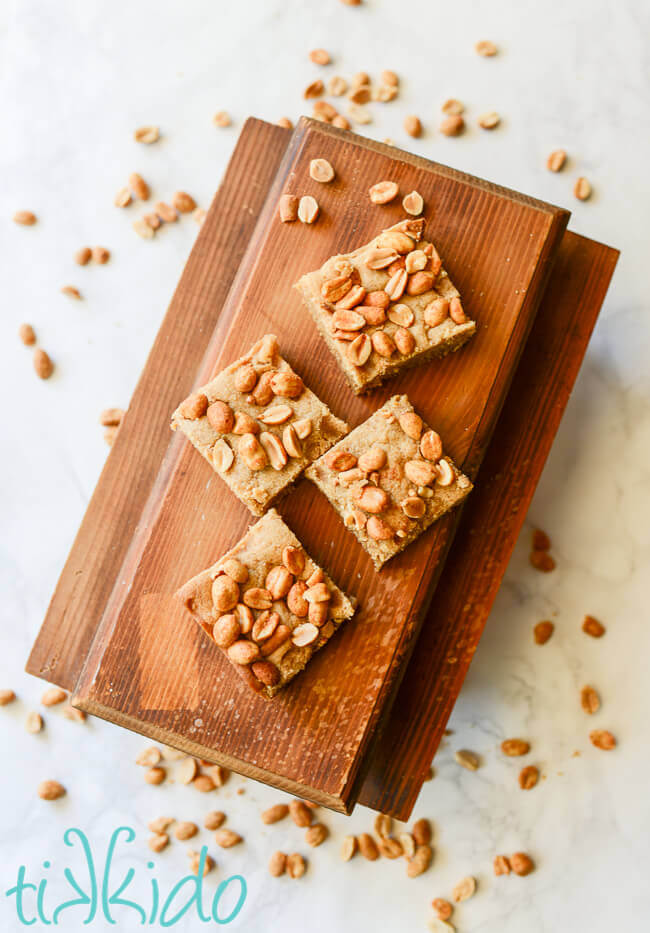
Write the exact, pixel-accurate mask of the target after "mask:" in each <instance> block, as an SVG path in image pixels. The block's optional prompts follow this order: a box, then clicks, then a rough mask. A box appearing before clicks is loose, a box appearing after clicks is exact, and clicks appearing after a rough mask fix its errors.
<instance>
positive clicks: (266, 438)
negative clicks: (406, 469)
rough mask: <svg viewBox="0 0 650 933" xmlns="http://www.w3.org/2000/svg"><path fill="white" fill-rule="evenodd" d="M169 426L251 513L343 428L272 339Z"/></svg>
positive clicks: (201, 392)
mask: <svg viewBox="0 0 650 933" xmlns="http://www.w3.org/2000/svg"><path fill="white" fill-rule="evenodd" d="M171 427H172V429H173V430H179V431H182V432H183V433H184V434H185V435H186V436H187V438H188V439H189V440H190V441H191V442H192V444H193V445H194V446H195V447H196V449H197V450H198V451H199V453H200V454H201V455H202V456H203V457H205V459H206V460H207V461H208V463H209V464H210V466H212V468H213V469H214V470H215V471H216V472H217V473H219V475H220V476H221V478H222V479H223V480H224V482H225V483H227V484H228V486H229V487H230V488H231V490H232V491H233V492H234V493H235V495H236V496H238V497H239V498H240V499H241V501H242V502H243V503H244V504H245V505H246V506H248V508H249V509H250V511H251V512H252V513H253V514H254V515H262V514H263V513H264V512H265V511H266V510H267V509H268V508H269V507H270V506H271V505H272V504H273V503H274V502H276V501H277V499H278V498H279V497H280V496H281V495H282V494H284V493H285V492H286V491H287V490H288V489H289V487H290V486H291V484H292V483H294V482H295V481H296V479H297V478H298V477H299V476H300V475H301V473H302V472H303V470H304V469H305V467H306V466H308V465H309V464H310V463H311V462H312V461H313V460H315V459H317V458H318V457H320V456H322V454H324V453H325V451H327V450H328V449H329V448H330V447H331V446H332V444H334V443H335V442H336V441H337V440H339V439H340V438H341V437H343V436H344V435H345V434H346V433H347V431H348V426H347V424H346V423H345V422H344V421H341V420H340V419H339V418H337V417H335V416H334V415H333V414H332V413H331V411H330V410H329V409H328V407H327V406H326V405H325V404H324V403H323V402H321V401H320V399H319V398H317V397H316V395H314V393H313V392H311V391H310V390H309V389H308V388H307V387H306V386H305V385H304V383H303V381H302V379H301V378H300V376H299V375H298V374H297V373H295V372H294V371H293V369H292V368H291V366H290V365H289V364H288V363H287V361H286V360H284V359H283V358H282V356H281V355H280V349H279V346H278V341H277V338H276V337H275V336H274V335H273V334H267V335H266V336H264V337H263V338H262V339H261V340H260V341H259V342H258V343H256V344H255V345H254V346H253V347H252V348H251V349H250V350H249V352H248V353H247V354H246V355H245V356H243V357H241V359H239V360H236V361H235V362H234V363H232V364H231V365H230V366H228V367H226V369H224V370H223V371H222V372H220V373H219V374H218V375H217V376H216V377H215V378H214V379H212V380H211V381H210V382H209V383H207V385H204V386H201V387H200V388H199V389H197V390H196V392H193V393H192V395H190V396H189V397H188V398H186V399H185V400H184V401H183V402H181V404H180V405H179V406H178V408H177V409H176V411H175V412H174V413H173V415H172V419H171Z"/></svg>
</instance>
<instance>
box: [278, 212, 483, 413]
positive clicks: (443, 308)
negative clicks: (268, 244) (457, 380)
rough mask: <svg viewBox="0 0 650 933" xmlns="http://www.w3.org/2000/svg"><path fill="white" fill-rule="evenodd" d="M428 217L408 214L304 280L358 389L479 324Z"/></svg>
mask: <svg viewBox="0 0 650 933" xmlns="http://www.w3.org/2000/svg"><path fill="white" fill-rule="evenodd" d="M423 230H424V220H423V219H422V218H420V219H418V220H404V221H401V222H400V223H398V224H396V225H395V226H393V227H390V228H389V229H388V230H384V231H383V233H380V234H379V236H376V237H375V238H374V239H373V240H372V241H371V242H370V243H367V244H366V245H365V246H361V247H360V248H359V249H356V250H354V251H353V252H351V253H346V254H342V255H339V256H333V257H332V258H331V259H328V260H327V262H326V263H325V264H324V265H323V266H322V267H321V268H320V269H318V270H316V271H315V272H309V273H308V274H307V275H303V276H302V278H301V279H300V280H299V281H298V282H297V283H296V286H295V287H296V288H297V289H298V291H299V292H300V294H301V295H302V298H303V300H304V302H305V304H306V305H307V308H308V309H309V311H310V313H311V315H312V317H313V318H314V321H315V322H316V326H317V327H318V329H319V331H320V333H321V335H322V337H323V339H324V340H325V342H326V343H327V345H328V347H329V348H330V350H331V351H332V353H333V354H334V356H335V357H336V359H337V361H338V363H339V365H340V367H341V369H342V370H343V372H344V373H345V375H346V377H347V379H348V381H349V382H350V385H351V386H352V389H353V391H354V392H355V393H356V394H360V393H361V392H365V391H367V390H368V389H370V388H372V387H373V386H377V385H379V384H380V383H381V382H383V381H384V380H385V379H387V378H388V377H389V376H392V375H394V374H395V373H397V372H400V371H401V370H402V369H406V368H408V367H411V366H417V365H419V364H420V363H424V362H426V361H427V360H430V359H432V358H433V357H438V356H444V355H445V354H447V353H450V352H452V351H453V350H458V349H459V348H460V347H462V345H463V344H464V343H466V342H467V341H468V340H469V338H470V337H471V336H472V335H473V334H474V332H475V330H476V324H475V323H474V321H471V320H469V318H468V317H467V315H466V314H465V312H464V310H463V306H462V303H461V300H460V295H459V292H458V290H457V289H456V288H455V286H454V285H453V283H452V282H451V280H450V278H449V276H448V275H447V272H446V271H445V269H444V268H443V266H442V261H441V259H440V257H439V256H438V253H437V252H436V249H435V247H434V246H433V244H432V243H430V242H427V241H425V240H423V239H422V233H423Z"/></svg>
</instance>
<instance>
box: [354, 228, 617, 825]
mask: <svg viewBox="0 0 650 933" xmlns="http://www.w3.org/2000/svg"><path fill="white" fill-rule="evenodd" d="M617 259H618V251H617V250H615V249H612V248H610V247H608V246H604V245H602V244H601V243H596V242H594V241H593V240H588V239H585V238H584V237H581V236H577V235H576V234H573V233H566V234H565V235H564V238H563V240H562V244H561V246H560V249H559V253H558V256H557V259H556V260H555V265H554V268H553V273H552V276H551V279H550V281H549V284H548V286H547V289H546V292H545V295H544V298H543V300H542V304H541V307H540V309H539V311H538V314H537V317H536V320H535V323H534V325H533V329H532V331H531V334H530V338H529V340H528V342H527V344H526V348H525V350H524V352H523V354H522V358H521V361H520V364H519V367H518V369H517V372H516V374H515V377H514V379H513V382H512V386H511V389H510V392H509V394H508V398H507V399H506V402H505V404H504V407H503V410H502V412H501V415H500V417H499V420H498V423H497V426H496V428H495V432H494V437H493V440H492V443H491V445H490V447H489V449H488V452H487V454H486V456H485V459H484V462H483V465H482V466H481V469H480V471H479V475H478V482H477V487H476V489H475V490H474V493H473V494H472V496H471V497H470V499H469V500H468V502H467V505H466V507H465V509H464V512H463V515H462V518H461V521H460V526H459V529H458V532H457V534H456V537H455V539H454V542H453V544H452V546H451V550H450V553H449V556H448V559H447V562H446V564H445V570H444V573H443V574H442V577H441V579H440V581H439V583H438V586H437V588H436V592H435V599H434V604H433V605H432V607H431V609H430V611H429V613H428V616H427V619H426V621H425V623H424V625H423V628H422V632H421V634H420V636H419V638H418V641H417V647H416V650H415V651H414V654H413V657H412V658H411V661H410V662H409V664H408V666H407V668H406V671H405V674H404V678H403V681H402V683H401V686H400V688H399V690H398V692H397V695H396V700H395V702H394V704H393V706H392V710H391V712H390V715H389V716H388V717H387V722H386V724H385V726H384V728H383V729H382V731H381V733H380V735H379V736H378V737H377V738H376V741H375V743H374V747H373V749H372V751H371V753H370V754H369V756H368V760H369V769H368V773H367V776H366V777H365V780H364V781H363V786H362V789H361V793H360V796H359V802H360V803H364V804H366V805H367V806H369V807H372V808H373V809H375V810H380V811H382V812H384V813H390V814H391V815H392V816H394V817H396V818H397V819H399V820H407V819H408V818H409V816H410V814H411V811H412V809H413V806H414V804H415V801H416V799H417V796H418V794H419V792H420V788H421V786H422V782H423V781H424V778H425V775H426V772H427V770H428V768H429V766H430V764H431V760H432V758H433V756H434V754H435V751H436V749H437V747H438V743H439V742H440V739H441V736H442V734H443V731H444V729H445V726H446V724H447V720H448V718H449V716H450V714H451V711H452V708H453V706H454V703H455V701H456V698H457V697H458V694H459V692H460V689H461V686H462V683H463V681H464V679H465V676H466V674H467V670H468V668H469V665H470V663H471V660H472V658H473V656H474V653H475V651H476V648H477V646H478V642H479V639H480V637H481V634H482V632H483V629H484V627H485V624H486V621H487V618H488V615H489V612H490V609H491V607H492V604H493V602H494V599H495V597H496V594H497V591H498V588H499V585H500V582H501V579H502V577H503V574H504V573H505V569H506V566H507V564H508V561H509V559H510V556H511V554H512V550H513V548H514V545H515V541H516V540H517V537H518V535H519V532H520V531H521V527H522V525H523V522H524V519H525V517H526V512H527V510H528V506H529V505H530V502H531V499H532V497H533V493H534V491H535V487H536V486H537V483H538V481H539V477H540V475H541V472H542V469H543V466H544V463H545V461H546V458H547V456H548V453H549V451H550V448H551V445H552V442H553V438H554V437H555V434H556V432H557V429H558V426H559V424H560V420H561V418H562V415H563V413H564V409H565V407H566V405H567V402H568V400H569V396H570V394H571V391H572V389H573V385H574V383H575V379H576V377H577V374H578V370H579V368H580V365H581V362H582V359H583V357H584V354H585V351H586V348H587V344H588V342H589V338H590V336H591V332H592V330H593V327H594V325H595V323H596V318H597V316H598V312H599V310H600V307H601V305H602V302H603V300H604V298H605V294H606V292H607V288H608V286H609V282H610V279H611V277H612V274H613V272H614V267H615V265H616V261H617Z"/></svg>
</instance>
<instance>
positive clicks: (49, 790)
mask: <svg viewBox="0 0 650 933" xmlns="http://www.w3.org/2000/svg"><path fill="white" fill-rule="evenodd" d="M65 793H66V790H65V787H64V786H63V784H59V782H58V781H51V780H50V781H41V783H40V784H39V785H38V796H39V797H40V798H41V800H58V799H59V797H63V796H65Z"/></svg>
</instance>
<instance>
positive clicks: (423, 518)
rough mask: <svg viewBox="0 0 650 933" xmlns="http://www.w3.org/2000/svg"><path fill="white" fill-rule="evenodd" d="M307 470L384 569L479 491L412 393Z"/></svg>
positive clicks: (388, 406) (373, 417)
mask: <svg viewBox="0 0 650 933" xmlns="http://www.w3.org/2000/svg"><path fill="white" fill-rule="evenodd" d="M306 475H307V477H308V478H309V479H310V480H312V481H313V482H314V483H316V485H317V486H318V487H319V489H320V490H321V491H322V492H323V493H324V494H325V495H326V496H327V498H328V499H329V500H330V502H331V503H332V505H333V506H334V508H335V509H336V511H337V512H338V513H339V515H340V516H341V518H342V519H343V522H344V524H345V526H346V527H347V528H348V529H349V531H351V532H352V533H353V534H354V535H356V537H357V538H358V540H359V542H360V543H361V545H362V547H364V548H365V550H366V551H367V552H368V553H369V554H370V556H371V558H372V560H373V563H374V564H375V567H377V568H378V569H379V568H380V567H381V566H382V565H383V564H385V563H386V561H387V560H390V558H391V557H394V556H395V554H398V553H399V552H400V551H402V550H404V548H405V547H407V545H409V544H410V543H411V542H412V541H415V539H416V538H417V537H419V535H421V534H422V532H423V531H425V529H427V528H428V527H429V526H430V525H432V524H433V523H434V522H435V521H437V520H438V519H439V518H441V517H442V516H443V515H444V514H445V513H446V512H448V511H449V510H450V509H452V508H453V507H454V506H456V505H458V503H460V502H462V500H463V499H464V498H465V497H466V496H467V495H468V494H469V492H470V491H471V489H472V484H471V482H470V480H469V479H468V477H467V476H465V475H464V474H463V473H461V471H460V470H459V469H458V468H457V467H456V466H455V464H454V463H453V462H452V461H451V460H450V458H449V457H447V456H445V455H444V451H443V444H442V440H441V438H440V436H439V435H438V434H437V433H436V432H435V431H434V430H433V429H432V428H430V427H429V426H428V425H427V424H425V423H424V422H423V420H422V418H421V417H420V416H419V415H418V414H417V412H415V411H414V409H413V406H412V405H411V403H410V402H409V400H408V398H407V396H406V395H394V396H393V397H392V398H390V399H389V400H388V401H387V402H386V403H385V404H384V405H382V407H381V408H380V409H378V410H377V411H376V412H375V413H374V415H371V417H370V418H368V420H367V421H364V422H363V424H361V425H359V427H357V428H355V429H354V430H353V431H351V432H350V434H348V435H347V437H345V438H344V439H343V440H341V441H339V443H338V444H335V445H334V447H332V448H331V450H329V451H328V452H327V453H326V454H325V455H324V456H322V457H321V458H320V459H318V460H317V461H316V462H315V463H313V464H312V465H311V466H310V467H309V468H308V469H307V471H306Z"/></svg>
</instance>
